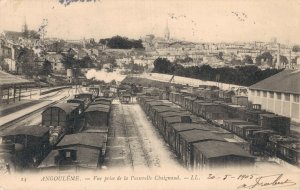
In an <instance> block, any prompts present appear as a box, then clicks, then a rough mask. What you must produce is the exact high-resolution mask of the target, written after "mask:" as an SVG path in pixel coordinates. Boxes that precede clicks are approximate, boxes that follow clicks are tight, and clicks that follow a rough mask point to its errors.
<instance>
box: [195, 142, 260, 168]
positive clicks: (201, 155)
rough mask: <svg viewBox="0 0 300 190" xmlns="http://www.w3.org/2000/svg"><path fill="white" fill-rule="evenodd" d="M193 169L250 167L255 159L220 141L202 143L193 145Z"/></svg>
mask: <svg viewBox="0 0 300 190" xmlns="http://www.w3.org/2000/svg"><path fill="white" fill-rule="evenodd" d="M193 150H194V151H193V152H194V158H193V159H192V160H193V168H194V169H203V168H216V167H228V166H231V167H237V166H242V167H243V166H252V165H253V164H254V161H255V158H254V157H253V156H251V155H250V154H249V153H248V152H246V151H245V150H243V149H242V148H240V147H239V146H237V145H235V144H233V143H229V142H222V141H204V142H198V143H194V144H193Z"/></svg>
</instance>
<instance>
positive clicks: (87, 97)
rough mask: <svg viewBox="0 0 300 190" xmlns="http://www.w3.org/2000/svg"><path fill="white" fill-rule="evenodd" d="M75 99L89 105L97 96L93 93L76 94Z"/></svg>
mask: <svg viewBox="0 0 300 190" xmlns="http://www.w3.org/2000/svg"><path fill="white" fill-rule="evenodd" d="M75 98H78V99H82V100H84V101H85V102H87V103H86V104H88V103H91V102H92V101H93V100H94V98H95V96H94V95H93V94H92V93H80V94H75Z"/></svg>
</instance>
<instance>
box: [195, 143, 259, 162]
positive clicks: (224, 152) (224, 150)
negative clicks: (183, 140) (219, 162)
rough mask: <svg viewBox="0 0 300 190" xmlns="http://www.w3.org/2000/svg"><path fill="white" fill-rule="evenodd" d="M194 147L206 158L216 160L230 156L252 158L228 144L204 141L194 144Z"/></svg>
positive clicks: (239, 148)
mask: <svg viewBox="0 0 300 190" xmlns="http://www.w3.org/2000/svg"><path fill="white" fill-rule="evenodd" d="M194 147H195V148H196V149H198V150H199V151H200V152H201V153H202V154H203V155H204V156H205V157H206V158H216V157H223V156H230V155H235V156H241V157H248V158H254V157H253V156H251V155H250V154H249V153H248V152H246V151H245V150H244V149H242V148H241V147H239V146H238V145H235V144H233V143H230V142H222V141H204V142H198V143H194Z"/></svg>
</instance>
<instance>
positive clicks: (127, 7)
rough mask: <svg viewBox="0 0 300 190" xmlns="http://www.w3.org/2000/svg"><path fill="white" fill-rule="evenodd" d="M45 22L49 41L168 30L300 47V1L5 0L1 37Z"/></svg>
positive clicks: (0, 1)
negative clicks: (52, 38) (55, 38)
mask: <svg viewBox="0 0 300 190" xmlns="http://www.w3.org/2000/svg"><path fill="white" fill-rule="evenodd" d="M68 1H72V0H68ZM73 1H74V0H73ZM85 1H87V0H85ZM43 19H48V26H47V34H46V37H58V38H64V39H74V40H75V39H82V38H95V39H96V40H98V39H101V38H107V37H112V36H114V35H121V36H126V37H128V38H135V39H138V38H140V37H142V36H145V35H146V34H154V35H155V36H163V35H164V31H165V28H166V26H168V28H169V30H170V35H171V38H176V39H180V40H187V41H194V42H238V41H242V42H251V41H270V40H271V39H272V38H277V41H279V42H281V43H289V44H300V0H288V1H287V0H251V1H250V0H93V1H92V2H80V1H79V0H76V1H74V2H71V3H70V4H69V5H67V6H65V5H63V4H61V3H60V0H0V32H2V31H4V30H14V31H20V30H21V28H22V25H23V24H24V22H25V21H26V23H27V25H28V27H29V29H34V30H37V29H38V27H39V26H40V25H41V24H42V21H43Z"/></svg>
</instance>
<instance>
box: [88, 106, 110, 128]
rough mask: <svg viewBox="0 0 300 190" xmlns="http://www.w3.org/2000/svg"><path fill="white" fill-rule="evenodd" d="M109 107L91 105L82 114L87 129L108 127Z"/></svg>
mask: <svg viewBox="0 0 300 190" xmlns="http://www.w3.org/2000/svg"><path fill="white" fill-rule="evenodd" d="M109 115H110V106H109V105H101V104H97V105H91V106H89V107H88V108H87V109H86V110H85V113H84V117H85V122H86V126H87V127H99V128H100V127H101V126H105V127H108V125H109Z"/></svg>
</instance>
